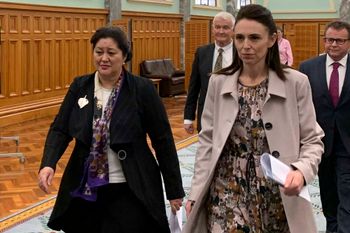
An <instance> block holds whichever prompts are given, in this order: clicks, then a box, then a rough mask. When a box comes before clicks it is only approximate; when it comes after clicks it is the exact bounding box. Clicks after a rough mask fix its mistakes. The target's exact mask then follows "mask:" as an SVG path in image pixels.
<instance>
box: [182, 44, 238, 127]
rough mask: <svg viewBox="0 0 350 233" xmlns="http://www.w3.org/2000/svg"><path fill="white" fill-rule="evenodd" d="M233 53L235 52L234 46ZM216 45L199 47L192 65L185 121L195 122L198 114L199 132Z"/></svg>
mask: <svg viewBox="0 0 350 233" xmlns="http://www.w3.org/2000/svg"><path fill="white" fill-rule="evenodd" d="M232 49H233V51H234V50H235V47H234V45H232ZM214 50H215V44H214V43H212V44H208V45H204V46H201V47H199V48H198V49H197V50H196V53H195V56H194V61H193V64H192V72H191V78H190V85H189V88H188V93H187V99H186V105H185V110H184V119H189V120H195V119H196V108H197V104H198V112H197V130H198V132H199V131H200V130H201V128H202V127H201V116H202V112H203V107H204V101H205V97H206V95H207V89H208V83H209V78H210V75H211V72H212V68H213V57H214Z"/></svg>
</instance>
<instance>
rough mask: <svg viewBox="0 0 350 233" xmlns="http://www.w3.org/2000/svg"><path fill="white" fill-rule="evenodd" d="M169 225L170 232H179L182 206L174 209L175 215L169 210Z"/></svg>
mask: <svg viewBox="0 0 350 233" xmlns="http://www.w3.org/2000/svg"><path fill="white" fill-rule="evenodd" d="M169 227H170V232H171V233H181V230H182V206H181V207H180V209H179V210H178V211H176V215H175V214H173V212H172V211H170V217H169Z"/></svg>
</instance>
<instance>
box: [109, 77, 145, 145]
mask: <svg viewBox="0 0 350 233" xmlns="http://www.w3.org/2000/svg"><path fill="white" fill-rule="evenodd" d="M124 74H125V75H124V80H123V84H122V88H121V90H120V93H119V96H118V99H117V102H116V105H115V107H114V110H113V113H112V119H111V123H110V132H111V134H110V135H111V136H110V137H111V138H110V143H111V144H120V143H129V142H131V141H132V140H133V137H134V136H135V130H136V128H135V122H139V121H138V120H137V119H136V118H137V117H138V116H139V114H137V100H136V94H135V88H136V87H135V84H134V82H135V80H133V77H131V75H130V74H129V73H127V72H126V71H124Z"/></svg>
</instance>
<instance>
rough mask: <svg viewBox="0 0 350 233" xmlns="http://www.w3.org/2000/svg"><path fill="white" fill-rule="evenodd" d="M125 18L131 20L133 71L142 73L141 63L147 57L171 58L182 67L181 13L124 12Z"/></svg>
mask: <svg viewBox="0 0 350 233" xmlns="http://www.w3.org/2000/svg"><path fill="white" fill-rule="evenodd" d="M123 19H127V20H130V21H131V25H130V30H131V38H132V39H131V40H132V41H131V42H132V47H133V59H132V65H131V71H132V72H133V73H135V74H140V63H141V62H142V61H143V60H146V59H157V58H171V59H172V61H173V63H174V66H176V67H177V68H181V67H180V64H181V60H180V25H181V21H182V16H181V15H169V14H154V13H136V12H123Z"/></svg>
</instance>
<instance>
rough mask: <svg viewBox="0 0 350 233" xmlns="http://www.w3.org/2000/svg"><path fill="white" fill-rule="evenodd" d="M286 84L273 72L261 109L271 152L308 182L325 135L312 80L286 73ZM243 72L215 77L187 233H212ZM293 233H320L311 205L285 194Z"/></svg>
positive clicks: (205, 113)
mask: <svg viewBox="0 0 350 233" xmlns="http://www.w3.org/2000/svg"><path fill="white" fill-rule="evenodd" d="M286 70H287V71H288V73H287V74H286V76H287V77H286V80H284V81H283V80H281V79H280V78H278V76H277V74H276V73H275V72H274V71H273V70H270V71H269V83H268V93H267V96H266V100H265V103H264V106H263V110H262V119H263V122H264V125H265V134H266V137H267V141H268V146H269V149H270V153H272V154H274V155H275V156H276V157H278V159H280V160H281V161H282V162H284V163H285V164H288V165H291V166H294V167H295V168H297V169H298V170H300V171H301V173H302V174H303V176H304V179H305V181H306V183H309V182H311V181H312V180H313V179H314V177H315V176H316V174H317V170H318V164H319V162H320V160H321V155H322V153H323V144H322V141H321V138H322V136H323V131H322V129H321V128H320V126H319V125H318V124H317V122H316V116H315V110H314V107H313V104H312V97H311V90H310V85H309V82H308V80H307V77H306V76H305V75H303V74H301V73H300V72H298V71H295V70H293V69H290V68H287V69H286ZM239 73H240V71H239V70H238V71H237V72H236V73H234V74H233V75H228V76H226V75H213V77H212V78H211V79H210V81H209V87H208V95H207V98H206V100H205V104H204V110H203V116H202V131H201V132H200V133H199V146H198V150H197V155H196V162H195V170H194V176H193V178H192V186H191V191H190V195H189V198H188V199H189V200H194V201H195V204H194V206H193V209H192V212H191V214H190V216H189V218H188V221H187V223H186V225H185V226H184V230H183V233H207V232H208V231H207V229H206V226H207V224H206V200H207V197H206V196H207V195H208V190H209V187H210V184H211V182H212V179H213V176H214V172H215V168H216V165H217V162H218V159H219V157H220V155H221V152H222V150H223V148H224V146H225V142H226V140H227V138H228V137H229V134H230V132H231V129H232V127H233V124H234V122H235V118H236V117H237V114H238V111H239V103H238V85H237V83H238V76H239V75H238V74H239ZM281 197H282V201H283V206H284V210H285V213H286V217H287V220H288V225H289V229H290V232H291V233H316V232H317V229H316V224H315V222H314V218H313V212H312V207H311V203H309V202H308V201H306V200H304V199H303V198H301V197H296V196H293V197H290V196H285V195H284V194H283V192H281Z"/></svg>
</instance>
